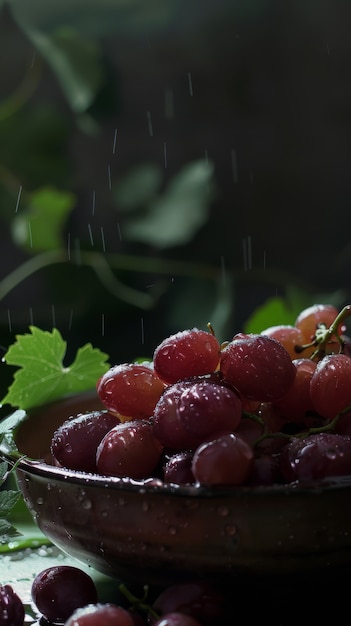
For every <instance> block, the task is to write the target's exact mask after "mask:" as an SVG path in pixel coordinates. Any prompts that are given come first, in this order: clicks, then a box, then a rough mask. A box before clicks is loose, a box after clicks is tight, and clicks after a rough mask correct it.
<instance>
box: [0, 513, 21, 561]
mask: <svg viewBox="0 0 351 626" xmlns="http://www.w3.org/2000/svg"><path fill="white" fill-rule="evenodd" d="M19 534H20V533H19V531H18V530H17V528H15V527H14V526H13V525H12V524H11V523H10V522H8V521H7V520H6V519H0V553H2V552H7V551H8V544H9V542H10V541H11V540H12V538H13V537H17V536H18V535H19Z"/></svg>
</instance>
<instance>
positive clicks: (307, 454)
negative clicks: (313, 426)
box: [280, 432, 351, 482]
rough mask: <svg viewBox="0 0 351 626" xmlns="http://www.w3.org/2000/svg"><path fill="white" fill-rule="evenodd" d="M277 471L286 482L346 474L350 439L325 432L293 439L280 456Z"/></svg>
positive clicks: (350, 469) (350, 459) (350, 463)
mask: <svg viewBox="0 0 351 626" xmlns="http://www.w3.org/2000/svg"><path fill="white" fill-rule="evenodd" d="M280 471H281V473H282V476H283V479H284V480H286V481H287V482H294V481H308V480H314V479H321V478H326V477H331V476H340V475H345V474H350V473H351V439H350V438H349V437H344V436H342V435H338V434H335V433H327V432H324V433H315V434H312V435H310V436H308V437H305V438H302V439H301V438H297V439H293V440H292V441H291V442H290V443H288V444H287V445H286V446H285V447H284V449H283V450H282V452H281V455H280Z"/></svg>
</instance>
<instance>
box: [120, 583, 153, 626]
mask: <svg viewBox="0 0 351 626" xmlns="http://www.w3.org/2000/svg"><path fill="white" fill-rule="evenodd" d="M118 589H119V591H120V592H121V593H122V594H123V595H124V597H125V598H126V599H127V600H128V602H130V604H131V607H132V608H133V609H134V610H137V611H141V612H144V613H146V614H147V615H150V616H151V617H153V618H154V619H159V617H160V616H159V614H158V613H157V612H156V611H155V610H154V609H153V608H152V606H150V605H149V604H148V603H147V602H146V597H147V593H148V590H149V588H148V586H147V585H145V586H144V595H143V597H142V598H138V597H137V596H135V595H134V594H133V593H132V592H131V591H129V589H128V588H127V587H126V586H125V585H124V584H123V583H121V584H120V585H119V587H118Z"/></svg>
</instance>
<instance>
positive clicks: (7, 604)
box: [0, 585, 24, 626]
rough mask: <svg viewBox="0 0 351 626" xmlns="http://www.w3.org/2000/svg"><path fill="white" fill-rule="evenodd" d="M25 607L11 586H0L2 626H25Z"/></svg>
mask: <svg viewBox="0 0 351 626" xmlns="http://www.w3.org/2000/svg"><path fill="white" fill-rule="evenodd" d="M23 624H24V605H23V602H22V600H21V598H20V597H19V596H18V595H17V594H16V593H15V592H14V590H13V588H12V587H11V585H0V626H23Z"/></svg>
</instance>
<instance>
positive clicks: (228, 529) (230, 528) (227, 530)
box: [224, 524, 237, 537]
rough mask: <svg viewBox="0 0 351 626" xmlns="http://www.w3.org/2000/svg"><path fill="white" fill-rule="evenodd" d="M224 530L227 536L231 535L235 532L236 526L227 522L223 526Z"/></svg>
mask: <svg viewBox="0 0 351 626" xmlns="http://www.w3.org/2000/svg"><path fill="white" fill-rule="evenodd" d="M224 532H225V534H226V535H228V536H229V537H233V536H234V535H236V534H237V528H236V526H234V524H227V525H226V526H225V527H224Z"/></svg>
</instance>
